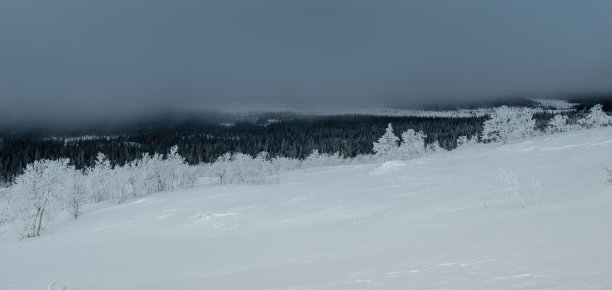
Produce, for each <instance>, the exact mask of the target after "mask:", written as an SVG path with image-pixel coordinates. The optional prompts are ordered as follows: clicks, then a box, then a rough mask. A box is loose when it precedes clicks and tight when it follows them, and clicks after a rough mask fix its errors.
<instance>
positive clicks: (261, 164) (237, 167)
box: [212, 152, 279, 184]
mask: <svg viewBox="0 0 612 290" xmlns="http://www.w3.org/2000/svg"><path fill="white" fill-rule="evenodd" d="M278 170H279V168H278V166H276V164H274V163H273V162H272V159H271V158H270V156H269V154H268V153H267V152H261V153H259V154H257V156H255V157H252V156H250V155H248V154H244V153H234V154H230V153H225V154H223V155H221V156H219V158H217V161H215V163H213V164H212V171H213V174H214V176H215V177H217V178H218V181H219V184H227V183H234V184H263V183H272V182H275V181H277V180H278Z"/></svg>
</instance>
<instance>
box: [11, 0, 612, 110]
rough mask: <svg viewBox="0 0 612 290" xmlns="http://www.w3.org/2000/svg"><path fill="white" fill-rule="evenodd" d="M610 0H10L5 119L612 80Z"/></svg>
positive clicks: (558, 87)
mask: <svg viewBox="0 0 612 290" xmlns="http://www.w3.org/2000/svg"><path fill="white" fill-rule="evenodd" d="M611 11H612V1H609V0H604V1H588V0H585V1H577V0H573V1H564V0H550V1H544V0H538V1H532V0H528V1H527V0H526V1H521V0H514V1H496V0H482V1H468V0H461V1H458V0H453V1H435V0H426V1H392V0H371V1H363V0H346V1H341V0H309V1H306V0H304V1H292V0H260V1H252V0H218V1H217V0H212V1H205V0H183V1H180V0H173V1H170V0H168V1H158V0H100V1H96V0H44V1H42V0H41V1H28V0H3V1H1V2H0V115H2V117H3V118H2V119H5V120H6V119H13V120H19V119H27V118H32V117H33V116H40V118H47V117H49V118H50V117H62V116H78V115H82V116H84V117H87V116H111V117H114V116H122V115H126V114H132V113H138V112H146V111H148V110H153V109H157V108H166V107H189V108H207V107H210V106H215V107H216V106H221V105H224V104H231V103H238V102H242V101H247V102H249V103H261V102H277V103H278V102H280V103H293V102H299V103H315V104H321V105H326V104H327V103H329V102H332V103H343V102H360V103H368V102H378V103H385V102H394V103H396V102H401V103H411V102H423V101H427V102H429V101H444V100H455V99H462V98H463V99H466V98H467V99H472V98H492V97H499V96H510V95H540V96H547V95H551V94H558V93H572V92H598V91H610V90H612V17H611V16H610V12H611Z"/></svg>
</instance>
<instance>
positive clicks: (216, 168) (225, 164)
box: [212, 152, 232, 184]
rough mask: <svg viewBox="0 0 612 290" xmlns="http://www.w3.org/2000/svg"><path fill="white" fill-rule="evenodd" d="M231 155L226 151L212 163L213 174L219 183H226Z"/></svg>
mask: <svg viewBox="0 0 612 290" xmlns="http://www.w3.org/2000/svg"><path fill="white" fill-rule="evenodd" d="M231 160H232V155H231V154H230V153H229V152H227V153H225V154H223V155H221V156H219V157H218V158H217V161H215V162H214V163H213V165H212V168H213V169H212V170H213V172H214V175H215V176H216V177H217V178H218V180H219V184H226V183H228V179H229V178H228V175H229V174H228V171H230V165H231Z"/></svg>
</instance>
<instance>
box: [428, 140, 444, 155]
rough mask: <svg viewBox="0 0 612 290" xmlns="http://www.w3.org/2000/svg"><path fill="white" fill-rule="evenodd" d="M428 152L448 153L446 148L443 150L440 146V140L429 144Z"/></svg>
mask: <svg viewBox="0 0 612 290" xmlns="http://www.w3.org/2000/svg"><path fill="white" fill-rule="evenodd" d="M426 150H427V152H430V153H436V152H442V151H446V150H445V149H444V148H442V146H440V143H438V140H436V141H434V142H433V143H429V144H427V149H426Z"/></svg>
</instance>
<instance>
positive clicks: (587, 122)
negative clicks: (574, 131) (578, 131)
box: [578, 104, 612, 128]
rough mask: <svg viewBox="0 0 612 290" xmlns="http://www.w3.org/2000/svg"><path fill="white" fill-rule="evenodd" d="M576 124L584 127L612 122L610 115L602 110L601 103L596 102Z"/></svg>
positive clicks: (599, 125) (595, 126) (605, 124)
mask: <svg viewBox="0 0 612 290" xmlns="http://www.w3.org/2000/svg"><path fill="white" fill-rule="evenodd" d="M578 124H579V125H580V126H582V127H585V128H597V127H603V126H608V125H610V124H612V117H610V116H608V114H606V112H604V111H603V106H602V105H601V104H597V105H595V106H593V107H592V108H591V109H590V110H589V114H588V115H586V117H584V118H582V119H580V120H578Z"/></svg>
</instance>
